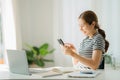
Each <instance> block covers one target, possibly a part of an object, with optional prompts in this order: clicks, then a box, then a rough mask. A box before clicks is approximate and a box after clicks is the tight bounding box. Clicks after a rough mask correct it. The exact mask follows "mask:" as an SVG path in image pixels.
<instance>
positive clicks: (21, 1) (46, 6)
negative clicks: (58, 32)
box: [13, 0, 53, 66]
mask: <svg viewBox="0 0 120 80" xmlns="http://www.w3.org/2000/svg"><path fill="white" fill-rule="evenodd" d="M13 3H14V10H15V16H16V27H17V31H18V32H19V33H20V34H21V38H20V39H21V43H22V47H21V49H23V48H25V43H27V44H30V45H35V46H40V45H41V44H43V43H45V42H48V43H49V44H50V47H51V48H52V47H53V0H13ZM18 35H19V34H18ZM19 37H20V35H19ZM17 40H19V38H18V39H17ZM19 44H20V43H18V45H19ZM19 47H20V45H19ZM47 58H49V59H53V54H51V55H49V56H47ZM46 66H53V63H48V64H47V65H46Z"/></svg>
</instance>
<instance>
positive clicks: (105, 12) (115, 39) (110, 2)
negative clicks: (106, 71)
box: [54, 0, 120, 66]
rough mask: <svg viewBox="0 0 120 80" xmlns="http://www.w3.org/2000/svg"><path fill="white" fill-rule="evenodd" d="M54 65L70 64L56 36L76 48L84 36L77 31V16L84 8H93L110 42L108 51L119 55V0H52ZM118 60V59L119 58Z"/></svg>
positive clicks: (69, 59) (69, 58)
mask: <svg viewBox="0 0 120 80" xmlns="http://www.w3.org/2000/svg"><path fill="white" fill-rule="evenodd" d="M54 2H55V3H54V40H55V41H54V42H55V44H54V46H55V47H56V53H55V65H62V66H72V60H71V57H69V56H66V55H64V54H63V53H62V51H61V49H60V47H59V44H58V43H57V40H56V39H57V38H62V39H63V40H64V41H65V42H70V43H73V44H74V45H75V47H76V48H77V50H78V47H79V44H80V42H81V40H82V39H83V38H84V37H83V35H82V33H81V32H80V31H79V26H78V21H77V19H78V16H79V15H80V13H81V12H83V11H85V10H93V11H94V12H95V13H96V14H97V16H98V20H99V24H100V26H101V28H102V29H103V30H105V32H106V38H107V39H108V41H109V42H110V47H109V50H108V53H110V54H113V55H115V56H120V50H119V48H120V45H119V44H120V42H119V41H120V37H119V34H120V32H119V30H120V27H119V25H120V22H119V19H120V7H119V5H120V1H119V0H55V1H54ZM119 61H120V60H119Z"/></svg>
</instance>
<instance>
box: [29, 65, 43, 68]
mask: <svg viewBox="0 0 120 80" xmlns="http://www.w3.org/2000/svg"><path fill="white" fill-rule="evenodd" d="M29 68H41V67H40V66H38V65H36V64H30V65H29Z"/></svg>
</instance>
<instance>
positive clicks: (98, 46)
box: [93, 36, 105, 52]
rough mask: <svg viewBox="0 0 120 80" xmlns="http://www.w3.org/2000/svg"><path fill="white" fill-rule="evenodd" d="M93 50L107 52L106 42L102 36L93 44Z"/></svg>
mask: <svg viewBox="0 0 120 80" xmlns="http://www.w3.org/2000/svg"><path fill="white" fill-rule="evenodd" d="M93 50H102V51H103V52H105V40H104V39H103V37H102V36H97V37H96V38H95V40H94V43H93Z"/></svg>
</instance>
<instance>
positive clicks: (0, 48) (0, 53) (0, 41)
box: [0, 0, 4, 64]
mask: <svg viewBox="0 0 120 80" xmlns="http://www.w3.org/2000/svg"><path fill="white" fill-rule="evenodd" d="M3 51H4V47H3V36H2V19H1V0H0V64H3Z"/></svg>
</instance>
